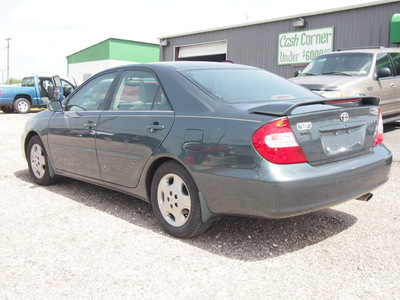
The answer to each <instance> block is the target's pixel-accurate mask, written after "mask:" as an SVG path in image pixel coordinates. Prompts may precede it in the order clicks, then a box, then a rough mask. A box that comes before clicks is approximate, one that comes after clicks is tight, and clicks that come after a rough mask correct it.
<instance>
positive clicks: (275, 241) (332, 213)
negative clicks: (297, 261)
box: [14, 169, 357, 261]
mask: <svg viewBox="0 0 400 300" xmlns="http://www.w3.org/2000/svg"><path fill="white" fill-rule="evenodd" d="M14 175H15V176H16V177H17V178H19V179H20V180H23V181H25V182H28V183H31V184H32V186H31V188H32V189H36V188H41V189H42V188H44V189H47V190H48V191H51V192H53V193H57V194H60V195H62V196H64V197H67V198H69V199H71V200H73V201H75V202H78V203H82V204H84V205H86V206H89V207H93V208H95V209H97V210H100V211H103V212H105V213H107V214H110V215H113V216H115V217H117V218H120V219H123V220H125V221H127V222H129V223H131V224H134V225H137V226H141V227H143V228H146V229H148V230H151V231H153V232H156V233H158V234H161V235H164V236H166V237H168V238H172V239H173V237H171V236H169V235H168V234H166V233H165V232H164V231H162V229H161V228H160V226H159V225H158V222H157V220H156V218H155V216H154V215H153V212H152V208H151V205H150V204H149V203H147V202H145V201H141V200H139V199H136V198H134V197H132V196H129V195H126V194H123V193H119V192H115V191H112V190H109V189H106V188H102V187H99V186H96V185H92V184H88V183H85V182H81V181H77V180H74V179H70V178H61V179H60V181H59V183H58V184H56V185H53V186H46V187H43V186H38V185H36V184H35V183H34V182H33V181H32V179H31V177H30V175H29V171H28V169H25V170H20V171H17V172H15V173H14ZM356 222H357V218H356V217H354V216H353V215H350V214H347V213H344V212H341V211H338V210H335V209H324V210H321V211H318V212H314V213H310V214H307V215H302V216H298V217H292V218H287V219H279V220H274V219H261V218H249V217H233V216H232V217H231V216H228V217H223V218H221V219H219V220H216V221H214V222H213V223H212V225H211V227H210V228H209V229H208V230H207V231H206V232H205V233H203V234H202V235H200V236H198V237H196V238H191V239H180V241H182V242H184V243H187V244H190V245H192V246H195V247H197V248H200V249H203V250H204V251H208V252H211V253H213V254H217V255H221V256H224V257H228V258H232V259H237V260H243V261H258V260H265V259H268V258H273V257H277V256H280V255H283V254H287V253H290V252H294V251H297V250H300V249H303V248H305V247H307V246H311V245H314V244H317V243H319V242H321V241H323V240H325V239H328V238H330V237H332V236H335V235H336V234H339V233H340V232H342V231H344V230H346V229H348V228H350V227H351V226H352V225H354V224H355V223H356Z"/></svg>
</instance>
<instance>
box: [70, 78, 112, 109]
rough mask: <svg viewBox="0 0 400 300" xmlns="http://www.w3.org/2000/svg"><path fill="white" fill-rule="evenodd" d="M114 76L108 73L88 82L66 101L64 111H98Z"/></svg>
mask: <svg viewBox="0 0 400 300" xmlns="http://www.w3.org/2000/svg"><path fill="white" fill-rule="evenodd" d="M116 75H117V73H116V72H114V73H108V74H104V75H102V76H99V77H96V78H94V79H93V80H91V81H89V82H88V83H87V84H85V85H84V86H83V87H82V88H81V89H79V91H77V92H76V94H75V95H73V96H72V97H71V98H70V99H69V100H68V102H67V105H66V110H99V109H100V107H101V105H102V104H103V102H104V100H105V99H106V96H107V92H108V90H109V88H110V86H111V83H112V82H113V80H114V78H115V76H116Z"/></svg>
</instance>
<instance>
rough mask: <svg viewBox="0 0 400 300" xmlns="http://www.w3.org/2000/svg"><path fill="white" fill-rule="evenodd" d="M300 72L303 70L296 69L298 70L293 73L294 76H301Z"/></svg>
mask: <svg viewBox="0 0 400 300" xmlns="http://www.w3.org/2000/svg"><path fill="white" fill-rule="evenodd" d="M300 73H301V71H300V70H296V71H294V74H293V76H294V77H297V76H299V75H300Z"/></svg>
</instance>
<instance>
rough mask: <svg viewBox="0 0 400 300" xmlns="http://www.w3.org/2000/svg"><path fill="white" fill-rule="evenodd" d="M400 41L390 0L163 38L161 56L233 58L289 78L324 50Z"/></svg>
mask: <svg viewBox="0 0 400 300" xmlns="http://www.w3.org/2000/svg"><path fill="white" fill-rule="evenodd" d="M399 45H400V1H398V0H397V1H394V0H385V1H376V2H370V3H366V4H362V5H357V6H348V7H343V8H338V9H334V10H326V11H320V12H314V13H308V14H303V15H295V16H290V17H285V18H279V19H273V20H268V21H260V22H253V23H246V24H240V25H235V26H230V27H223V28H216V29H210V30H204V31H198V32H191V33H186V34H180V35H170V36H164V37H160V60H161V61H170V60H208V61H225V60H230V61H233V62H235V63H240V64H246V65H251V66H256V67H260V68H263V69H266V70H268V71H270V72H273V73H276V74H278V75H281V76H283V77H286V78H289V77H293V73H294V71H295V70H297V69H301V68H302V67H304V66H305V65H306V64H307V63H308V62H310V61H311V60H312V59H313V58H315V57H316V56H318V55H320V54H322V53H326V52H331V51H335V50H338V49H342V48H359V47H376V46H383V47H399Z"/></svg>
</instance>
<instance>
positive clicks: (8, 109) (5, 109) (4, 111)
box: [1, 106, 14, 114]
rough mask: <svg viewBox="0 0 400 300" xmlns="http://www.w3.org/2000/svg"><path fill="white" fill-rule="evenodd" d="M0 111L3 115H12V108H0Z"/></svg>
mask: <svg viewBox="0 0 400 300" xmlns="http://www.w3.org/2000/svg"><path fill="white" fill-rule="evenodd" d="M1 110H2V111H3V113H5V114H12V113H13V112H14V108H13V107H12V106H2V107H1Z"/></svg>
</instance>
